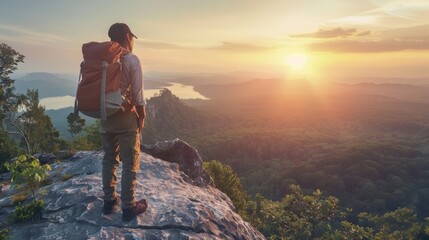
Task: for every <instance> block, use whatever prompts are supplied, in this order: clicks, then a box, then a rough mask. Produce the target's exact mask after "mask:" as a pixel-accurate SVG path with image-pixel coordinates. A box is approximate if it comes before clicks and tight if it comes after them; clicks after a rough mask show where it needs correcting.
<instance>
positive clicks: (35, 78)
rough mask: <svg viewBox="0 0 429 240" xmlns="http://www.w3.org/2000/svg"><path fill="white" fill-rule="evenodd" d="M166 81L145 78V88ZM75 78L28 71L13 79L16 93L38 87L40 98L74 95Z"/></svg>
mask: <svg viewBox="0 0 429 240" xmlns="http://www.w3.org/2000/svg"><path fill="white" fill-rule="evenodd" d="M170 85H171V84H169V83H166V82H158V81H152V80H147V79H145V82H144V87H145V89H159V88H163V87H167V86H170ZM76 88H77V78H76V79H71V75H66V74H52V73H46V72H35V73H29V74H27V75H25V76H24V77H21V78H18V79H16V81H15V89H16V91H17V92H18V93H26V92H27V89H38V90H39V97H40V98H47V97H61V96H66V95H70V96H75V94H76Z"/></svg>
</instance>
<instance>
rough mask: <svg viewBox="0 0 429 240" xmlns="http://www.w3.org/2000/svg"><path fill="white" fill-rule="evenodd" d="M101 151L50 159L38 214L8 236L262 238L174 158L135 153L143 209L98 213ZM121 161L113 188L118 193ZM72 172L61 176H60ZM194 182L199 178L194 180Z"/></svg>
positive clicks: (7, 198)
mask: <svg viewBox="0 0 429 240" xmlns="http://www.w3.org/2000/svg"><path fill="white" fill-rule="evenodd" d="M102 158H103V152H78V153H77V154H76V155H75V156H73V157H72V158H71V159H69V160H68V161H65V162H62V163H58V164H53V165H52V168H53V171H52V172H51V174H50V175H51V177H52V180H53V183H52V184H50V185H48V186H45V187H43V188H41V189H39V191H41V190H43V191H45V192H46V193H47V195H46V196H45V197H44V199H45V205H44V207H43V208H44V209H43V218H42V219H41V220H37V221H33V222H29V223H20V224H16V225H14V226H13V227H12V231H11V233H10V235H11V236H12V238H13V239H55V240H57V239H79V240H80V239H147V240H152V239H153V240H157V239H172V240H175V239H243V240H244V239H264V237H263V235H262V234H261V233H259V232H258V231H257V230H256V229H254V228H253V227H252V226H251V225H250V224H249V223H247V222H245V221H243V220H242V218H241V217H240V216H239V215H238V214H236V213H235V212H234V211H233V209H234V207H233V205H232V202H231V200H230V199H229V198H228V196H227V195H226V194H224V193H222V192H221V191H219V190H218V189H216V188H214V187H212V186H211V185H207V186H205V187H201V186H196V185H195V184H192V181H189V179H187V178H189V177H188V176H186V175H185V174H184V173H183V172H182V171H181V170H180V166H179V165H178V164H176V163H170V162H166V161H163V160H161V159H157V158H154V157H152V156H150V155H148V154H145V153H143V152H142V153H141V164H140V167H141V169H140V172H139V174H138V176H137V179H138V185H137V189H136V197H137V199H142V198H145V199H146V200H147V201H148V209H147V211H146V212H145V213H144V214H142V215H139V216H137V218H136V219H134V220H132V221H131V222H128V223H125V222H122V219H121V217H122V211H121V209H120V207H119V206H118V207H117V209H116V210H115V211H114V212H113V213H112V214H109V215H104V214H102V206H103V200H102V197H103V191H102V181H101V160H102ZM121 170H122V169H121V167H119V169H118V185H117V191H118V193H119V195H120V190H121V189H120V179H121V174H120V173H121ZM65 174H67V175H68V176H73V177H71V178H70V179H68V180H66V181H62V176H64V175H65ZM198 185H200V184H198ZM14 193H16V192H15V190H13V189H7V190H5V191H3V192H2V193H1V195H0V209H1V211H0V219H1V220H2V222H5V221H3V220H5V219H7V217H8V215H10V214H11V213H12V211H13V204H12V200H11V198H12V195H13V194H14Z"/></svg>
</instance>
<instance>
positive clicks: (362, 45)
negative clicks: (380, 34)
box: [308, 36, 429, 53]
mask: <svg viewBox="0 0 429 240" xmlns="http://www.w3.org/2000/svg"><path fill="white" fill-rule="evenodd" d="M308 48H309V50H310V51H315V52H339V53H369V52H394V51H404V50H429V36H428V37H422V38H419V39H417V38H415V39H382V40H374V41H355V40H337V41H327V42H320V43H313V44H310V45H309V46H308Z"/></svg>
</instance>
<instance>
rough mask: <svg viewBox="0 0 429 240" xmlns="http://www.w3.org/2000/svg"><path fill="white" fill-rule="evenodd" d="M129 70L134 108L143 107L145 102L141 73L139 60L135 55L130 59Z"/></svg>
mask: <svg viewBox="0 0 429 240" xmlns="http://www.w3.org/2000/svg"><path fill="white" fill-rule="evenodd" d="M130 70H131V71H130V84H131V87H130V90H131V97H132V99H133V102H134V104H135V105H136V106H144V105H146V102H145V99H144V94H143V89H144V82H143V72H142V67H141V64H140V60H139V59H138V57H137V56H135V55H134V56H133V58H132V61H131V69H130Z"/></svg>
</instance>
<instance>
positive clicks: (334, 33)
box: [291, 27, 371, 38]
mask: <svg viewBox="0 0 429 240" xmlns="http://www.w3.org/2000/svg"><path fill="white" fill-rule="evenodd" d="M369 34H371V31H363V32H359V31H358V30H357V29H356V28H349V29H344V28H341V27H337V28H332V29H319V30H318V31H317V32H313V33H305V34H297V35H292V36H291V37H294V38H346V37H353V36H358V37H359V36H365V35H369Z"/></svg>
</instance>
